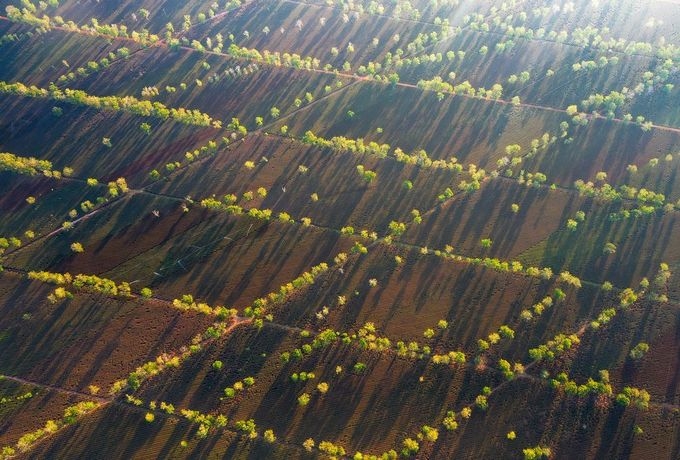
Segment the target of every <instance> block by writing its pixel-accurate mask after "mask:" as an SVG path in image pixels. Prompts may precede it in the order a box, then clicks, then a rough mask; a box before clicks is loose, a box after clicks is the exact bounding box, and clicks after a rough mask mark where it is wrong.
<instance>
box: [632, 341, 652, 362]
mask: <svg viewBox="0 0 680 460" xmlns="http://www.w3.org/2000/svg"><path fill="white" fill-rule="evenodd" d="M648 351H649V345H648V344H646V343H644V342H640V343H638V344H637V345H635V347H633V349H632V350H630V357H631V359H634V360H638V359H642V357H643V356H645V355H646V354H647V352H648Z"/></svg>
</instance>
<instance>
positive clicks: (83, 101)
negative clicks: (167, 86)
mask: <svg viewBox="0 0 680 460" xmlns="http://www.w3.org/2000/svg"><path fill="white" fill-rule="evenodd" d="M0 93H5V94H13V95H17V96H25V97H32V98H39V99H51V100H54V101H58V102H67V103H69V104H74V105H79V106H86V107H91V108H94V109H97V110H105V111H106V110H109V111H122V112H128V113H132V114H134V115H139V116H144V117H155V118H160V119H161V120H168V119H170V120H174V121H177V122H179V123H183V124H187V125H194V126H213V127H215V128H220V127H221V126H222V122H221V121H220V120H214V119H213V118H212V117H210V116H209V115H208V114H206V113H203V112H201V111H199V110H193V109H185V108H179V109H175V108H168V107H166V106H165V105H163V104H161V103H160V102H151V101H144V100H139V99H137V98H135V97H133V96H123V97H121V96H93V95H90V94H88V93H86V92H85V91H82V90H75V89H68V88H67V89H65V90H63V91H62V90H61V89H59V88H57V87H56V86H55V85H50V88H49V89H45V88H38V87H37V86H26V85H24V84H23V83H21V82H16V83H7V82H4V81H0Z"/></svg>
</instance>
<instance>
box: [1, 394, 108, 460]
mask: <svg viewBox="0 0 680 460" xmlns="http://www.w3.org/2000/svg"><path fill="white" fill-rule="evenodd" d="M99 406H100V405H99V404H98V403H96V402H92V401H83V402H79V403H77V404H74V405H73V406H69V407H67V408H66V409H65V410H64V416H63V417H62V418H61V419H59V420H48V421H47V422H45V425H44V426H43V427H42V428H38V429H37V430H35V431H31V432H29V433H26V434H24V435H23V436H21V437H20V438H19V440H18V441H17V443H16V444H15V445H14V446H3V448H2V449H1V450H0V458H2V459H6V458H11V457H14V456H15V455H16V454H18V453H22V452H27V451H29V450H30V449H31V447H32V446H33V445H34V444H35V443H36V442H38V441H39V440H41V439H42V438H44V437H46V436H48V435H50V434H54V433H56V432H57V431H59V430H60V429H62V428H64V427H65V426H67V425H72V424H74V423H76V422H77V421H78V420H79V419H80V418H82V417H84V416H85V415H87V414H89V413H91V412H93V411H95V410H96V409H98V408H99Z"/></svg>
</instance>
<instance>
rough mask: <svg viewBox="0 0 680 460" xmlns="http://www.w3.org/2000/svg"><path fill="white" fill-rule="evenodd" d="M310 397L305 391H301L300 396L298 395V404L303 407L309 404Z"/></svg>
mask: <svg viewBox="0 0 680 460" xmlns="http://www.w3.org/2000/svg"><path fill="white" fill-rule="evenodd" d="M310 399H311V397H310V396H309V395H308V394H307V393H302V394H301V395H300V396H298V404H299V405H300V406H303V407H304V406H306V405H307V404H309V400H310Z"/></svg>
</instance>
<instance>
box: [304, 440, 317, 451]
mask: <svg viewBox="0 0 680 460" xmlns="http://www.w3.org/2000/svg"><path fill="white" fill-rule="evenodd" d="M315 445H316V444H315V443H314V440H313V439H312V438H308V439H306V440H305V441H304V442H303V443H302V447H304V448H305V450H306V451H307V452H311V451H312V449H314V446H315Z"/></svg>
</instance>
